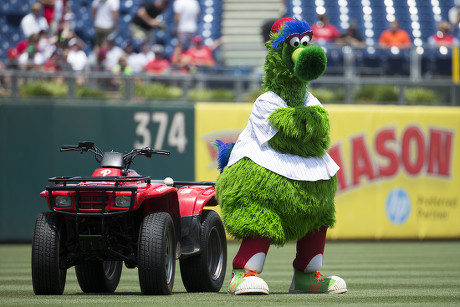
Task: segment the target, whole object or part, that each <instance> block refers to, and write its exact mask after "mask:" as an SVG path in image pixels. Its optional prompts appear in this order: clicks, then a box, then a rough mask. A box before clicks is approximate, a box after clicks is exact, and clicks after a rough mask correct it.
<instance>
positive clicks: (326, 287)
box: [289, 269, 347, 293]
mask: <svg viewBox="0 0 460 307" xmlns="http://www.w3.org/2000/svg"><path fill="white" fill-rule="evenodd" d="M345 292H347V284H346V283H345V280H343V279H342V278H340V277H338V276H328V277H323V275H322V274H321V273H320V272H313V273H303V272H301V271H298V270H296V269H294V277H293V278H292V284H291V287H290V288H289V293H345Z"/></svg>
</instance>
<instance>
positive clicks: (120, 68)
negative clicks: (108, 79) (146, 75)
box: [112, 55, 133, 76]
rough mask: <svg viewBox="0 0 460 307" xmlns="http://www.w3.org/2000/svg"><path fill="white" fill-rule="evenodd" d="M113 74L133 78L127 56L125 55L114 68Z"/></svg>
mask: <svg viewBox="0 0 460 307" xmlns="http://www.w3.org/2000/svg"><path fill="white" fill-rule="evenodd" d="M112 72H113V73H114V74H117V75H118V74H122V75H125V76H131V75H132V74H133V71H132V69H131V67H130V66H129V64H128V61H127V60H126V55H123V56H122V57H121V58H120V59H119V60H118V63H117V64H116V65H115V66H114V67H113V68H112Z"/></svg>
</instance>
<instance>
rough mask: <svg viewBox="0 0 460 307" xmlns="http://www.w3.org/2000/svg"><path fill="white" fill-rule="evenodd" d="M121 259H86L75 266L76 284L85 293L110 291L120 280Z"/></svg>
mask: <svg viewBox="0 0 460 307" xmlns="http://www.w3.org/2000/svg"><path fill="white" fill-rule="evenodd" d="M122 268H123V262H122V261H101V260H95V261H88V262H84V263H81V264H78V265H76V266H75V274H76V275H77V280H78V284H79V285H80V288H81V290H82V291H83V292H85V293H112V292H114V291H115V290H116V289H117V287H118V283H119V282H120V276H121V270H122Z"/></svg>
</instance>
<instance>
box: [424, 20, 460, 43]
mask: <svg viewBox="0 0 460 307" xmlns="http://www.w3.org/2000/svg"><path fill="white" fill-rule="evenodd" d="M449 32H450V24H449V22H447V21H441V22H440V23H439V25H438V30H437V31H436V33H435V34H433V35H431V36H430V37H429V38H428V44H429V46H430V47H441V46H445V47H452V46H458V45H459V41H458V39H457V38H456V37H455V36H453V35H452V34H450V33H449Z"/></svg>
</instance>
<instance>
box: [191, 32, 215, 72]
mask: <svg viewBox="0 0 460 307" xmlns="http://www.w3.org/2000/svg"><path fill="white" fill-rule="evenodd" d="M221 43H222V40H221V39H219V40H216V41H214V43H213V44H212V45H211V46H207V45H205V44H204V42H203V37H201V36H199V35H196V36H195V37H194V38H193V43H192V46H191V47H190V48H189V49H188V50H187V51H185V56H187V57H188V61H189V62H188V66H189V67H190V69H192V70H196V69H198V70H199V69H201V68H213V67H214V66H215V65H216V60H215V59H214V56H213V51H214V50H215V49H216V48H217V47H218V46H219V45H220V44H221Z"/></svg>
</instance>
